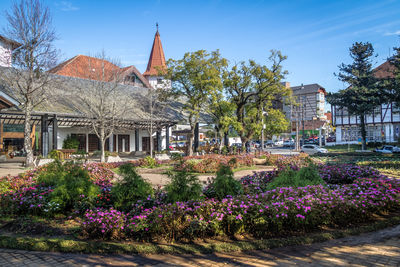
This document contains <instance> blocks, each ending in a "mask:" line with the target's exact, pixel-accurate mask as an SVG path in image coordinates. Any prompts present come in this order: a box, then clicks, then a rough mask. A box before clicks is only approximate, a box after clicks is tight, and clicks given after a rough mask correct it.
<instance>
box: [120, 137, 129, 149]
mask: <svg viewBox="0 0 400 267" xmlns="http://www.w3.org/2000/svg"><path fill="white" fill-rule="evenodd" d="M129 147H130V145H129V134H119V135H118V152H130V150H129Z"/></svg>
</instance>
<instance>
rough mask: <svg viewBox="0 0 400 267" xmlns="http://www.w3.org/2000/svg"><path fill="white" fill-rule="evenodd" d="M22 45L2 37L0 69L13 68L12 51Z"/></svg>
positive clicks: (0, 40) (0, 41)
mask: <svg viewBox="0 0 400 267" xmlns="http://www.w3.org/2000/svg"><path fill="white" fill-rule="evenodd" d="M19 46H20V44H19V43H17V42H15V41H13V40H10V39H8V38H6V37H4V36H2V35H0V67H11V65H12V51H13V50H14V49H16V48H17V47H19Z"/></svg>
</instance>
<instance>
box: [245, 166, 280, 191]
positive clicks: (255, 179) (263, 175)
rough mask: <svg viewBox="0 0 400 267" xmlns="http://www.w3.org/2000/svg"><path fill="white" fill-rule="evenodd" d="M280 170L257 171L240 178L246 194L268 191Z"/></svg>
mask: <svg viewBox="0 0 400 267" xmlns="http://www.w3.org/2000/svg"><path fill="white" fill-rule="evenodd" d="M278 174H279V171H278V170H273V171H262V172H255V173H253V174H252V175H247V176H244V177H242V178H241V179H240V183H241V184H242V187H243V191H244V193H245V194H258V193H262V192H265V191H267V186H268V184H269V183H270V182H271V181H272V179H274V178H275V177H276V176H278Z"/></svg>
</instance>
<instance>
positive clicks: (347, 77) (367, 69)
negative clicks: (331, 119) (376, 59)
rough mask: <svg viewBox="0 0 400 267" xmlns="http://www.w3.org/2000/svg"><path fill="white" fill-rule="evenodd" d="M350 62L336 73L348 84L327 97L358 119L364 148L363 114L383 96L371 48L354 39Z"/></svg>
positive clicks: (382, 99) (342, 65) (380, 100)
mask: <svg viewBox="0 0 400 267" xmlns="http://www.w3.org/2000/svg"><path fill="white" fill-rule="evenodd" d="M349 51H350V57H351V58H352V59H353V62H352V63H351V64H344V63H342V64H341V65H340V66H339V70H340V72H339V74H335V75H336V76H337V77H338V79H339V80H340V81H343V82H345V83H347V84H348V85H349V86H348V87H347V88H346V89H343V90H340V91H339V92H337V93H329V94H328V95H327V100H328V102H329V103H330V104H331V105H334V106H337V107H339V108H344V109H346V110H347V112H348V113H349V114H350V115H355V116H358V117H359V118H360V126H361V136H362V149H363V150H364V149H366V129H365V115H367V114H370V113H371V111H372V110H373V109H374V108H375V107H377V106H378V105H380V104H381V103H382V102H384V95H383V94H382V90H381V87H380V86H379V83H378V79H377V78H376V77H375V76H374V74H373V69H372V58H373V56H374V48H373V47H372V45H371V44H370V43H368V42H367V43H362V42H356V43H354V44H353V45H352V47H351V48H350V50H349Z"/></svg>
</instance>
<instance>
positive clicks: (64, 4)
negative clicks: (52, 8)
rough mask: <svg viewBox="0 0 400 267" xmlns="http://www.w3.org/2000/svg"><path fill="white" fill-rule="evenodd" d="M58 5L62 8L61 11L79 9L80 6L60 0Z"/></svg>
mask: <svg viewBox="0 0 400 267" xmlns="http://www.w3.org/2000/svg"><path fill="white" fill-rule="evenodd" d="M56 6H57V7H58V8H59V9H60V10H61V11H67V12H68V11H76V10H79V7H77V6H74V5H73V4H72V3H71V2H69V1H60V2H58V3H56Z"/></svg>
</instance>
